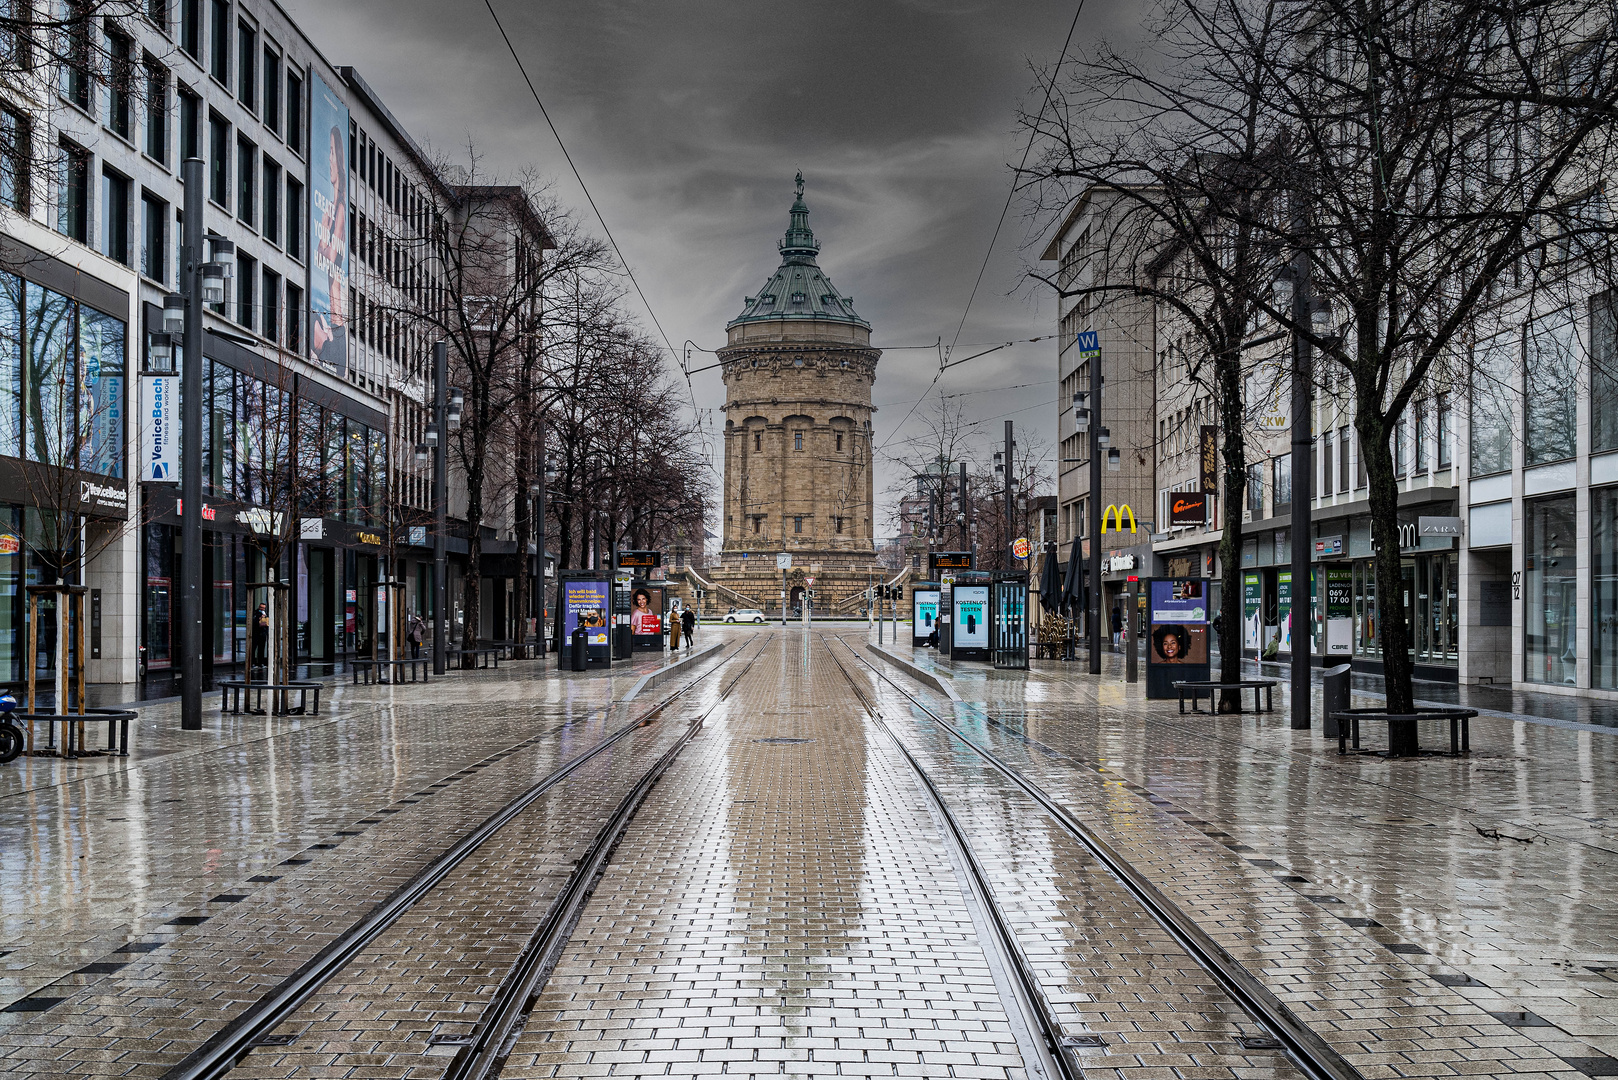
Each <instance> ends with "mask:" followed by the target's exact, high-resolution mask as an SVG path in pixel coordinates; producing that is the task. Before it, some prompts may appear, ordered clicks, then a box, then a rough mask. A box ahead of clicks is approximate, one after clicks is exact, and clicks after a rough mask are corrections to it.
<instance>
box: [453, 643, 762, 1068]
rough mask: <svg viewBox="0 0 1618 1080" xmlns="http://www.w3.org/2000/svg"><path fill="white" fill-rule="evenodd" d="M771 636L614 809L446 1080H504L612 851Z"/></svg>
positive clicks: (751, 665)
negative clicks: (508, 1063)
mask: <svg viewBox="0 0 1618 1080" xmlns="http://www.w3.org/2000/svg"><path fill="white" fill-rule="evenodd" d="M769 640H770V639H769V638H768V637H766V638H765V642H764V644H763V645H761V646H760V647H759V649H758V651H757V652H755V653H754V654H753V657H752V659H750V660H748V662H747V665H746V666H745V667H743V668H742V670H741V671H740V672H739V673H738V674H737V675H736V678H734V679H732V680H731V683H730V685H729V686H727V687H725V688H723V689H722V690H721V691H720V692H719V698H718V700H716V701H715V702H714V703H713V705H712V706H710V707H709V708H708V710H707V712H704V713H703V714H702V715H701V716H699V717H697V718H696V719H695V720H693V721H691V723H690V725H689V726H687V728H686V730H685V734H683V735H681V736H680V738H679V740H678V741H677V742H676V743H675V744H674V745H673V746H671V747H669V749H668V751H667V752H666V753H664V755H663V756H662V757H660V758H658V759H657V761H656V763H654V764H653V765H652V767H651V768H650V769H648V770H647V771H646V773H645V774H644V775H643V776H642V777H641V778H640V780H639V781H638V782H637V783H636V784H635V786H634V787H633V788H632V789H630V791H629V793H628V794H627V795H625V796H624V798H623V800H622V801H621V802H620V803H619V804H618V808H617V809H616V810H614V811H613V814H612V817H611V818H609V819H608V820H607V823H606V824H605V825H603V826H602V827H601V830H600V831H599V832H598V833H596V837H595V839H594V840H593V841H592V842H591V844H590V847H589V849H588V851H586V852H585V854H584V855H583V856H582V857H581V858H580V859H579V863H578V866H577V867H576V868H575V869H574V871H573V873H572V874H571V875H569V877H568V881H567V885H566V886H565V887H564V888H563V889H562V892H561V894H560V895H558V896H557V898H556V900H555V901H553V902H552V904H551V908H550V910H549V911H547V912H546V913H545V917H544V918H543V919H541V920H540V922H539V925H538V926H537V927H536V928H535V930H534V932H533V934H532V935H531V936H530V937H529V939H528V944H527V945H525V946H524V947H523V951H522V953H521V954H520V955H519V956H518V957H517V960H516V963H514V964H513V965H512V967H511V969H510V970H509V971H508V972H507V974H506V977H505V978H504V979H502V980H501V983H500V986H499V988H498V989H496V991H495V994H494V999H493V1000H492V1001H491V1002H490V1003H489V1004H488V1006H486V1007H485V1008H484V1010H483V1013H482V1014H481V1015H480V1016H479V1017H478V1020H477V1023H476V1024H475V1025H474V1026H473V1029H472V1034H471V1035H470V1036H469V1038H468V1042H467V1044H466V1045H465V1046H463V1047H462V1048H461V1049H460V1050H458V1051H457V1052H456V1054H455V1057H454V1058H453V1059H451V1061H450V1064H449V1068H448V1069H447V1070H446V1071H445V1073H444V1080H483V1078H485V1077H491V1076H498V1075H499V1074H500V1071H501V1069H502V1068H503V1067H504V1064H505V1059H506V1057H507V1056H508V1055H509V1054H510V1053H511V1047H512V1045H513V1044H514V1043H515V1042H516V1037H517V1035H518V1034H519V1033H520V1031H519V1026H518V1025H519V1024H521V1023H522V1022H523V1020H524V1018H525V1017H526V1016H527V1014H528V1013H529V1012H530V1011H531V1010H532V1008H533V1002H534V999H535V998H536V997H537V995H538V994H539V993H540V991H541V990H542V989H543V988H544V983H545V981H546V980H547V979H548V978H549V977H550V973H551V971H552V970H553V969H554V968H555V966H556V962H557V960H558V959H559V958H560V956H561V952H562V949H563V948H564V947H565V946H566V945H567V942H568V939H569V938H570V937H571V936H572V934H573V927H574V925H575V924H576V923H577V921H578V917H579V915H581V914H582V913H583V910H584V905H585V903H586V901H588V900H589V899H590V894H591V893H592V892H594V891H595V885H596V881H597V879H598V878H599V877H600V876H601V874H602V872H603V871H604V870H605V869H606V867H607V862H608V860H609V859H610V858H611V857H612V852H613V849H614V848H615V847H617V845H618V841H619V840H620V839H621V838H622V837H623V834H624V830H625V829H627V828H628V827H629V823H630V821H631V820H632V819H633V818H634V816H635V813H636V811H638V810H639V809H640V805H641V803H642V802H643V801H644V800H645V798H646V795H647V793H648V792H650V791H651V790H652V787H653V785H655V784H656V783H657V781H658V779H659V778H660V777H662V775H663V773H664V771H665V770H667V769H668V767H669V766H670V765H672V764H674V759H675V758H677V757H679V756H680V751H682V750H684V749H685V748H686V745H687V744H688V743H689V742H690V741H691V740H692V739H693V738H695V737H696V734H697V732H699V731H701V730H702V725H703V723H704V722H705V721H706V720H707V719H708V717H709V716H711V715H713V713H714V710H716V709H718V708H719V707H720V706H721V705H723V704H724V702H725V698H726V697H728V696H729V695H730V692H731V691H732V690H734V689H735V688H736V684H737V683H739V682H741V681H742V679H743V678H745V677H746V675H747V673H748V672H749V671H751V670H752V669H753V665H754V664H755V663H757V662H758V658H759V657H760V656H762V655H763V654H764V650H765V648H767V647H768V645H769Z"/></svg>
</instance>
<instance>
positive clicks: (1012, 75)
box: [282, 0, 1136, 534]
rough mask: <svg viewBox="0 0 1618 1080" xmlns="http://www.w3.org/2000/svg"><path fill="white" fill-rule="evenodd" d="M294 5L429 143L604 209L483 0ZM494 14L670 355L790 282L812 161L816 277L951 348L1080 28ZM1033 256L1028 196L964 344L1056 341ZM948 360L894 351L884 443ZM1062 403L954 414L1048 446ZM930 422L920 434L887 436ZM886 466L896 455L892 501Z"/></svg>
mask: <svg viewBox="0 0 1618 1080" xmlns="http://www.w3.org/2000/svg"><path fill="white" fill-rule="evenodd" d="M282 2H283V3H284V4H285V5H286V7H287V8H288V10H289V11H290V12H291V13H292V14H293V16H294V17H295V18H297V19H298V20H299V21H300V22H301V23H302V24H303V25H304V26H305V27H306V29H307V30H308V31H309V32H310V34H311V36H312V37H314V38H315V40H316V42H317V44H318V45H319V47H320V48H321V50H322V51H323V52H324V53H325V54H326V55H327V57H328V58H329V59H330V60H331V61H332V62H334V63H337V64H353V65H354V66H355V67H357V68H359V69H360V71H361V72H362V73H363V74H364V76H365V78H366V80H367V81H368V82H370V83H371V85H372V86H373V87H375V88H376V89H377V90H378V92H379V93H380V94H381V95H382V96H383V98H384V99H385V100H386V101H387V102H388V104H389V106H390V108H391V109H392V110H393V112H394V113H395V115H397V116H399V117H400V119H401V120H402V121H403V122H404V123H405V125H406V126H407V127H408V128H409V129H410V130H411V132H412V133H413V134H414V135H415V136H416V138H417V139H418V140H420V141H422V142H424V143H428V144H430V145H432V146H433V147H435V148H436V149H438V150H441V151H454V150H456V149H459V148H464V147H465V146H466V145H467V144H468V142H470V143H472V144H473V145H475V146H476V147H477V148H478V150H479V151H480V152H481V153H482V154H483V155H484V165H485V167H486V168H489V169H492V170H494V171H496V172H503V173H507V174H510V173H514V172H516V171H517V170H519V169H521V168H523V167H525V166H528V165H536V166H538V167H539V168H540V169H541V170H542V171H544V172H545V173H547V174H549V175H553V176H555V177H556V178H557V190H558V193H559V194H560V195H561V196H562V198H563V199H564V200H565V201H567V202H569V203H570V204H572V205H574V206H575V207H578V208H579V209H580V211H581V213H582V212H587V210H586V208H585V205H584V200H583V198H582V196H580V195H579V193H578V189H577V187H576V185H575V183H574V182H573V180H572V177H571V176H570V175H569V174H568V170H567V167H566V163H565V162H564V161H563V159H562V157H561V154H560V152H559V151H558V150H557V148H556V143H555V141H554V139H553V138H552V137H551V135H550V132H549V131H548V130H547V129H546V127H545V125H544V122H543V120H542V119H541V117H540V116H539V112H538V110H537V108H536V107H535V106H534V104H533V100H532V98H531V97H530V96H529V94H528V90H527V88H526V87H525V86H524V85H523V83H522V80H521V77H520V76H519V74H518V72H517V69H516V66H515V64H514V63H513V62H512V60H511V58H510V56H509V55H508V54H507V52H506V50H505V46H504V44H503V43H502V42H501V40H500V37H499V34H498V32H497V31H496V30H495V27H494V24H493V22H492V20H491V19H490V17H489V14H488V11H487V10H486V8H485V7H484V5H483V3H482V2H481V0H341V2H332V0H320V2H315V0H282ZM496 8H497V10H498V11H499V12H500V16H501V18H502V20H504V22H505V25H506V29H507V31H508V32H509V33H510V34H511V36H512V39H513V40H514V42H515V43H516V45H517V49H518V51H519V52H520V53H521V55H522V58H523V62H524V63H525V64H526V65H527V68H528V72H529V75H530V76H531V77H532V78H533V79H534V82H535V85H536V86H537V87H538V89H539V92H540V94H541V95H542V96H543V97H544V99H545V104H546V107H547V108H548V109H549V110H550V112H551V116H552V118H553V119H554V120H555V121H556V124H557V127H558V128H559V129H560V130H561V132H562V136H563V138H565V139H566V140H567V142H568V148H569V150H570V151H571V152H572V154H573V157H574V160H575V161H576V162H577V163H578V164H579V167H580V169H581V171H582V172H583V173H584V177H585V181H586V182H587V183H588V184H589V185H590V188H591V191H592V193H593V194H594V196H595V199H596V202H597V203H598V204H599V205H600V207H601V209H602V211H603V213H605V214H606V215H607V221H608V224H609V225H610V226H611V228H612V230H613V232H614V234H615V235H616V236H617V238H618V241H619V243H620V245H621V246H622V247H623V249H624V253H625V255H626V256H627V257H628V259H629V260H630V262H631V263H632V265H633V266H634V268H635V273H636V275H637V277H638V278H639V279H640V281H641V284H642V286H643V288H644V289H645V291H646V293H647V296H648V298H649V299H650V301H651V303H652V305H653V307H654V309H655V310H656V312H657V315H658V318H659V319H660V320H661V321H662V324H663V326H664V328H665V329H666V330H667V332H668V334H669V337H670V338H671V339H672V340H673V343H674V345H675V346H676V347H679V345H680V344H681V342H683V341H684V339H685V338H687V337H690V338H692V339H694V340H695V341H696V342H698V343H699V344H700V345H704V346H707V347H710V348H712V347H715V346H717V345H719V344H721V343H722V342H723V340H724V324H725V322H726V321H727V320H729V319H730V318H732V317H734V316H735V315H736V314H737V313H738V312H739V311H740V309H741V303H742V297H743V296H744V295H746V294H748V293H750V292H752V291H754V290H756V289H757V288H758V286H759V285H760V283H762V282H763V281H764V280H765V278H766V277H767V276H768V275H769V273H770V272H771V271H772V270H773V269H774V266H775V264H776V262H777V261H778V259H777V257H776V255H775V241H776V239H777V238H778V237H779V236H780V234H781V232H782V231H783V230H784V229H785V227H786V210H787V206H788V205H789V204H790V202H791V186H792V174H793V172H794V171H796V170H797V169H800V168H801V169H802V170H803V172H804V176H805V179H806V181H807V184H808V200H809V206H810V209H811V211H812V216H811V224H812V226H813V227H814V229H815V232H816V235H817V236H818V237H819V238H820V240H821V243H822V255H821V264H822V266H823V267H824V268H825V269H826V271H827V273H828V274H830V275H831V277H832V280H833V281H835V282H836V284H837V286H838V288H839V289H840V290H841V291H843V292H845V293H851V294H852V295H853V296H854V298H855V304H856V306H857V308H858V309H859V311H860V313H861V314H862V315H863V316H864V317H865V318H866V319H868V320H870V322H871V323H872V325H873V327H874V336H875V338H876V340H877V341H878V343H880V344H886V345H896V344H912V343H919V342H931V341H933V340H934V339H936V338H938V337H942V338H943V339H944V341H945V342H946V343H948V342H949V341H950V339H951V338H952V337H953V336H954V334H955V331H956V326H957V324H958V323H959V322H960V319H961V313H962V307H963V305H964V304H965V303H966V299H967V296H968V294H969V293H970V292H971V289H972V283H973V279H974V278H975V277H976V276H977V272H978V268H979V266H980V264H981V262H982V260H983V256H984V251H985V249H986V246H987V244H988V241H989V236H990V234H991V233H992V232H993V230H994V226H995V221H996V219H997V217H998V215H999V213H1000V208H1001V206H1002V205H1004V202H1005V198H1006V193H1007V190H1008V188H1009V184H1010V169H1009V167H1008V162H1014V161H1016V160H1017V158H1018V157H1019V156H1020V154H1021V152H1022V142H1021V139H1022V136H1021V135H1020V134H1019V133H1018V131H1017V130H1016V123H1015V118H1016V110H1017V108H1018V105H1019V104H1020V103H1021V102H1022V101H1023V100H1024V98H1025V97H1026V96H1027V95H1028V94H1029V93H1031V87H1033V85H1034V74H1033V66H1040V67H1044V66H1048V65H1049V64H1050V63H1052V62H1053V61H1054V59H1055V57H1056V53H1057V50H1059V49H1060V48H1061V45H1062V39H1063V37H1064V36H1065V34H1066V33H1067V28H1068V25H1069V23H1070V21H1071V20H1072V18H1073V7H1072V5H1071V4H1070V3H1068V2H1067V0H1062V2H1054V0H1029V2H1025V3H988V2H982V3H979V2H968V0H897V2H863V3H818V4H798V5H792V4H764V3H751V4H717V3H690V2H674V3H670V2H638V0H619V2H608V3H591V4H564V3H546V4H537V3H517V2H515V0H496ZM1135 10H1136V8H1135V2H1134V0H1132V2H1131V3H1130V4H1127V5H1124V6H1122V7H1119V6H1113V7H1110V8H1104V7H1100V6H1097V7H1093V8H1092V9H1091V10H1090V11H1088V12H1086V14H1085V17H1084V18H1083V20H1081V22H1080V24H1079V33H1078V35H1077V37H1076V39H1075V40H1076V42H1078V43H1080V44H1082V43H1084V42H1085V41H1087V40H1089V39H1091V38H1094V37H1097V36H1108V37H1113V38H1124V39H1128V38H1130V37H1131V36H1132V34H1133V33H1134V26H1133V22H1134V12H1135ZM1030 243H1031V240H1030V237H1029V236H1028V231H1027V226H1026V225H1025V223H1024V221H1023V220H1022V218H1021V217H1020V215H1019V214H1018V210H1017V208H1016V207H1014V208H1013V211H1012V214H1011V216H1010V217H1009V218H1008V219H1007V222H1006V226H1005V228H1004V230H1003V231H1002V233H1001V237H1000V241H999V243H998V245H997V247H996V252H995V255H994V257H993V259H992V260H991V262H990V265H989V270H988V273H987V274H986V275H985V277H984V282H983V285H982V287H981V288H980V289H979V292H978V296H977V299H976V301H975V302H974V304H973V307H972V312H971V317H970V318H969V319H968V320H967V323H966V328H965V331H964V333H963V335H962V339H961V340H962V341H963V342H993V341H1002V340H1007V339H1011V338H1027V337H1033V336H1036V335H1040V334H1046V333H1050V332H1051V331H1052V329H1053V327H1054V322H1055V316H1054V306H1053V305H1052V304H1051V303H1050V302H1049V300H1048V299H1045V300H1043V301H1041V300H1040V299H1039V297H1038V294H1037V292H1034V291H1032V290H1029V289H1027V288H1021V289H1019V286H1020V284H1021V283H1022V281H1023V272H1024V269H1025V260H1027V259H1028V258H1029V257H1031V256H1037V253H1038V252H1037V249H1036V250H1033V251H1032V252H1030V250H1029V245H1030ZM1008 294H1011V295H1008ZM647 325H648V329H650V324H649V323H648V324H647ZM958 355H959V354H958ZM1054 357H1055V349H1054V343H1052V342H1040V343H1036V344H1032V345H1020V346H1017V347H1015V348H1013V349H1007V350H1004V351H1003V352H1000V353H996V354H994V355H993V356H990V357H985V358H984V359H983V360H981V361H974V362H973V364H971V365H968V366H967V367H966V368H963V369H961V370H960V371H959V372H956V373H951V374H949V375H946V376H945V379H944V382H943V385H944V387H945V388H946V389H947V390H950V391H961V390H985V389H989V388H993V387H999V386H1004V385H1010V384H1016V383H1030V382H1035V383H1037V382H1041V381H1044V380H1053V379H1054V378H1055V359H1054ZM936 369H937V356H936V354H935V353H932V352H929V351H922V350H902V351H899V350H896V351H892V352H889V353H888V354H886V355H885V356H884V358H883V360H882V363H881V365H880V366H879V368H878V376H877V385H876V392H875V399H876V401H877V403H878V404H879V405H885V406H887V407H884V408H882V409H881V410H880V411H879V413H878V420H877V440H878V442H879V443H882V442H884V441H886V440H889V439H890V438H893V437H894V427H895V425H897V424H898V422H899V420H900V419H901V417H902V416H903V415H904V413H905V411H906V410H907V409H908V408H909V404H908V402H909V401H910V400H911V399H914V398H916V397H917V396H919V395H920V394H921V393H922V391H923V390H924V389H925V388H926V387H927V385H928V384H929V383H930V382H931V381H932V378H933V375H934V373H935V371H936ZM695 390H696V398H697V402H698V404H699V405H700V406H702V407H704V408H714V409H715V410H716V412H715V414H714V416H715V420H716V423H718V424H722V418H720V417H719V414H718V413H717V407H718V406H719V404H720V403H721V402H722V401H723V387H722V385H721V384H720V382H719V380H718V379H717V377H716V375H715V374H704V375H699V376H697V377H696V380H695ZM1054 396H1055V387H1054V385H1044V386H1033V387H1027V388H1024V389H1021V390H1016V391H1008V392H1004V393H980V394H976V395H974V396H972V397H967V398H962V399H958V400H961V401H962V402H964V403H966V404H967V405H968V407H969V410H970V412H971V414H972V415H974V416H976V417H980V418H989V417H995V416H997V415H998V414H1002V413H1008V412H1012V411H1013V410H1023V411H1018V412H1016V414H1015V416H1014V417H1013V418H1014V419H1016V420H1017V421H1018V422H1019V424H1023V425H1027V426H1028V428H1029V429H1030V430H1032V431H1037V432H1039V433H1040V434H1041V435H1042V436H1043V437H1044V438H1045V439H1046V440H1047V441H1049V439H1050V435H1051V433H1052V432H1053V431H1054V425H1055V416H1056V408H1055V406H1054V405H1043V406H1041V407H1037V408H1029V406H1036V405H1040V403H1042V402H1047V401H1050V400H1051V399H1053V398H1054ZM889 403H900V404H889ZM990 426H992V427H993V428H994V429H995V430H994V435H995V437H998V429H999V423H998V421H995V422H994V423H993V424H992V425H990V424H987V423H986V424H985V430H986V431H987V429H988V428H989V427H990ZM916 430H917V427H916V424H915V421H914V420H912V422H911V425H910V426H909V427H907V428H905V430H904V431H903V432H901V433H899V435H898V439H897V440H896V441H894V442H893V443H891V444H890V447H889V448H890V449H897V448H898V446H899V445H900V441H902V439H903V438H904V437H905V436H907V435H910V434H913V433H914V432H915V431H916ZM892 472H893V470H892V469H891V468H890V467H885V466H880V462H879V471H878V474H877V485H878V490H879V491H881V490H882V489H883V488H885V487H886V483H887V481H888V479H889V476H890V475H891V473H892ZM884 524H885V522H883V521H882V519H880V518H879V524H878V532H879V534H880V533H882V532H883V531H885V530H884Z"/></svg>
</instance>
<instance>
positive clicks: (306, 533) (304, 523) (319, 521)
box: [298, 518, 326, 540]
mask: <svg viewBox="0 0 1618 1080" xmlns="http://www.w3.org/2000/svg"><path fill="white" fill-rule="evenodd" d="M325 538H326V519H325V518H300V519H299V520H298V539H300V540H324V539H325Z"/></svg>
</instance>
